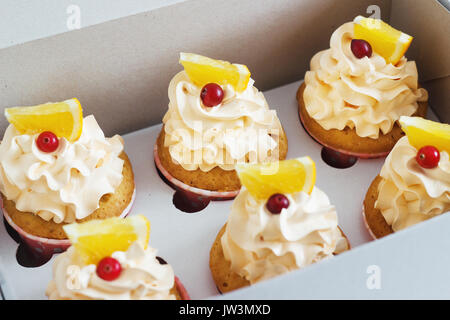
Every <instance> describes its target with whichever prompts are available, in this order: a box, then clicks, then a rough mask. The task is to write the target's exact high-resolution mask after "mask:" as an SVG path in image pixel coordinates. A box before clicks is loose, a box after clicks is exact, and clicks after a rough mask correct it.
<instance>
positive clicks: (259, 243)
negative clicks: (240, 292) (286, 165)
mask: <svg viewBox="0 0 450 320" xmlns="http://www.w3.org/2000/svg"><path fill="white" fill-rule="evenodd" d="M289 161H292V160H289ZM294 175H295V174H294ZM269 179H270V178H269ZM258 180H259V179H258ZM292 181H296V180H295V179H294V178H293V180H292ZM292 181H290V182H288V183H292ZM297 181H298V180H297ZM270 183H271V182H270V180H267V181H266V182H262V183H261V185H262V186H261V189H263V190H264V189H265V187H266V188H269V189H270V188H271V185H270ZM243 184H244V186H243V187H242V189H241V191H240V193H239V195H238V196H237V197H236V199H235V200H234V201H233V205H232V208H231V213H230V215H229V217H228V221H227V223H226V225H225V226H224V227H222V229H221V230H220V232H219V234H218V235H217V237H216V240H215V242H214V244H213V246H212V248H211V252H210V268H211V272H212V276H213V278H214V281H215V283H216V285H217V288H218V289H219V291H220V292H228V291H231V290H235V289H238V288H241V287H244V286H248V285H251V284H254V283H257V282H259V281H262V280H266V279H270V278H273V277H275V276H278V275H281V274H284V273H287V272H289V271H292V270H296V269H301V268H304V267H306V266H308V265H311V264H313V263H316V262H318V261H320V260H323V259H327V258H330V257H332V256H333V255H335V254H338V253H341V252H343V251H345V250H348V249H349V248H350V245H349V243H348V241H347V238H346V237H345V235H344V234H343V233H342V231H341V230H340V228H339V227H338V217H337V213H336V209H335V207H334V206H333V205H331V204H330V201H329V199H328V197H327V195H326V194H325V193H324V192H323V191H321V190H320V189H319V188H317V187H312V190H311V191H309V192H305V191H297V192H293V193H274V194H273V195H272V196H270V197H265V198H263V197H257V196H256V194H255V195H252V194H251V192H250V191H249V190H248V189H247V188H246V186H245V185H246V183H245V182H243ZM275 184H276V183H275ZM279 185H281V184H279ZM272 186H273V185H272ZM291 186H292V185H291ZM276 189H278V190H281V189H282V188H281V189H280V188H275V189H274V190H273V192H276ZM297 189H298V188H297ZM285 190H289V188H288V189H285ZM305 190H309V188H306V189H305ZM252 192H253V193H255V190H254V189H253V188H252Z"/></svg>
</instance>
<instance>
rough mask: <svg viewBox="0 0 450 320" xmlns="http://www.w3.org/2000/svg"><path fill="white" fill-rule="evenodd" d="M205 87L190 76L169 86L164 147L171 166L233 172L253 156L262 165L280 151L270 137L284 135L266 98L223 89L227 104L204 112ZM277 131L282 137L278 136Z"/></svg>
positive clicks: (179, 77) (250, 87)
mask: <svg viewBox="0 0 450 320" xmlns="http://www.w3.org/2000/svg"><path fill="white" fill-rule="evenodd" d="M201 89H202V88H200V87H198V86H196V85H195V84H193V83H192V82H191V81H190V80H189V77H188V75H187V74H186V72H185V71H181V72H179V73H178V74H177V75H175V77H174V78H173V79H172V80H171V82H170V84H169V100H170V102H169V110H168V111H167V113H166V114H165V116H164V118H163V123H164V130H165V141H164V145H165V146H166V147H168V148H169V152H170V155H171V157H172V160H174V162H175V163H178V164H180V165H181V166H182V167H183V168H184V169H185V170H197V169H200V170H202V171H205V172H207V171H209V170H211V169H213V168H215V167H220V168H222V169H224V170H234V165H235V164H236V163H237V162H238V161H242V159H245V157H246V155H248V154H252V156H254V157H255V159H257V160H259V161H260V162H262V161H265V160H267V159H268V154H270V153H271V151H273V150H274V149H275V148H276V147H277V140H276V139H274V138H273V137H271V136H270V135H269V133H273V135H274V136H276V135H277V134H280V130H281V125H280V123H279V120H278V118H277V116H276V111H274V110H269V106H268V104H267V101H266V99H265V98H264V95H263V94H262V93H261V92H260V91H258V90H257V89H256V88H255V87H254V86H253V81H252V80H250V83H249V85H248V87H247V89H246V90H244V91H243V92H242V93H239V92H237V91H235V90H234V88H233V87H232V86H231V85H224V86H222V89H223V91H224V98H223V101H222V102H221V103H220V104H219V105H217V106H215V107H213V108H207V107H205V106H203V104H202V101H201V97H200V92H201ZM277 130H278V131H277Z"/></svg>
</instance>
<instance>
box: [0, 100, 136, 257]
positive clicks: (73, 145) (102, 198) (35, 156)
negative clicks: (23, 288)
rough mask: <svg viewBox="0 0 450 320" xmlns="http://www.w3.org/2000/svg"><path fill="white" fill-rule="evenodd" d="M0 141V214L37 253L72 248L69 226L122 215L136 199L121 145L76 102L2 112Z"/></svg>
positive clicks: (131, 175)
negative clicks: (66, 230)
mask: <svg viewBox="0 0 450 320" xmlns="http://www.w3.org/2000/svg"><path fill="white" fill-rule="evenodd" d="M5 115H6V117H7V119H8V121H9V122H10V125H9V127H8V128H7V129H6V132H5V134H4V137H3V140H2V142H1V143H0V193H1V199H2V202H3V205H2V208H3V214H4V216H5V218H6V220H7V221H8V223H9V224H10V225H11V226H12V227H13V228H14V229H15V230H16V231H17V232H18V233H19V234H20V235H21V236H22V238H23V239H24V240H25V241H26V242H27V243H28V244H29V245H30V246H31V247H33V248H35V249H36V250H37V251H39V252H41V253H42V252H47V253H52V252H53V251H56V252H58V251H61V250H64V249H66V248H67V247H68V246H69V244H70V243H69V241H68V240H67V237H66V235H65V233H64V231H63V226H64V225H66V224H67V223H73V222H83V221H87V220H91V219H104V218H108V217H119V216H125V215H126V214H127V213H128V211H129V210H130V207H131V204H132V202H133V199H134V195H135V185H134V176H133V170H132V167H131V163H130V161H129V159H128V157H127V155H126V154H125V152H124V146H123V140H122V138H121V137H120V136H118V135H116V136H114V137H112V138H105V136H104V134H103V131H102V130H101V129H100V127H99V125H98V123H97V122H96V120H95V118H94V116H92V115H91V116H87V117H85V118H84V119H83V116H82V109H81V106H80V104H79V102H78V100H77V99H71V100H67V101H64V102H60V103H47V104H43V105H39V106H35V107H17V108H8V109H6V110H5Z"/></svg>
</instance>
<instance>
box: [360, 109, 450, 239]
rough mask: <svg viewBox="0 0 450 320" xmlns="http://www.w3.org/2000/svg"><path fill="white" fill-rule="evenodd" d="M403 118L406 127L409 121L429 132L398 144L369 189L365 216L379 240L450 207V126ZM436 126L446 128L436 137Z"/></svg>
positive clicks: (368, 225)
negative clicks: (434, 129) (434, 128)
mask: <svg viewBox="0 0 450 320" xmlns="http://www.w3.org/2000/svg"><path fill="white" fill-rule="evenodd" d="M400 121H401V122H404V125H405V130H406V131H407V130H408V129H407V127H408V126H409V125H411V126H412V127H414V126H416V125H417V128H423V130H421V131H419V132H418V133H417V134H416V135H414V132H411V133H407V136H405V137H403V138H401V139H400V140H399V141H398V142H397V144H396V145H395V147H394V148H393V149H392V151H391V153H390V154H389V155H388V157H387V158H386V161H385V163H384V165H383V167H382V169H381V172H380V174H379V175H378V176H377V177H376V178H375V179H374V181H373V182H372V184H371V185H370V187H369V189H368V191H367V194H366V197H365V200H364V215H363V216H364V221H365V223H366V226H367V228H368V230H369V232H370V234H371V235H372V236H373V237H374V238H381V237H384V236H386V235H389V234H391V233H393V232H397V231H400V230H403V229H405V228H408V227H410V226H412V225H415V224H417V223H419V222H422V221H425V220H428V219H430V218H432V217H436V216H438V215H441V214H443V213H446V212H448V211H450V161H449V150H450V126H448V125H444V124H437V123H433V122H431V121H427V120H424V119H420V118H408V117H402V118H401V120H400ZM402 126H403V124H402ZM433 127H436V128H439V127H440V128H442V129H441V131H435V132H436V134H435V135H434V136H433V133H432V132H433ZM407 132H408V131H407ZM445 135H446V137H445ZM439 141H442V142H439ZM425 143H426V144H431V145H424V144H425Z"/></svg>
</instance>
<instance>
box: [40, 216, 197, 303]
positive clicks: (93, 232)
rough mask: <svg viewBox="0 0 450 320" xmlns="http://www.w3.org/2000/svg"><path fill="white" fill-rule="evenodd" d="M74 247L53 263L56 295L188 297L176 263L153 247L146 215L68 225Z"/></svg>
mask: <svg viewBox="0 0 450 320" xmlns="http://www.w3.org/2000/svg"><path fill="white" fill-rule="evenodd" d="M64 230H65V231H66V232H67V234H68V236H69V238H70V240H71V241H72V244H73V245H72V246H71V247H70V248H69V249H68V250H67V251H66V252H64V253H62V254H60V255H59V256H58V257H57V258H56V259H55V260H54V264H53V278H52V280H51V281H50V283H49V285H48V287H47V290H46V295H47V296H48V298H49V299H51V300H176V299H177V300H188V299H189V295H188V294H187V291H186V289H185V288H184V287H183V285H182V284H181V282H180V281H179V280H178V278H177V277H176V276H175V275H174V272H173V269H172V267H171V266H170V265H169V264H167V263H166V262H165V261H164V260H163V259H162V258H160V257H158V256H157V255H156V254H157V250H155V249H153V248H151V247H149V246H148V244H147V243H148V237H149V233H150V223H149V222H148V220H147V219H146V218H145V217H144V216H141V215H138V216H133V217H131V218H126V219H119V218H108V219H104V220H92V221H89V222H85V223H81V224H76V223H75V224H70V225H66V226H64Z"/></svg>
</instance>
